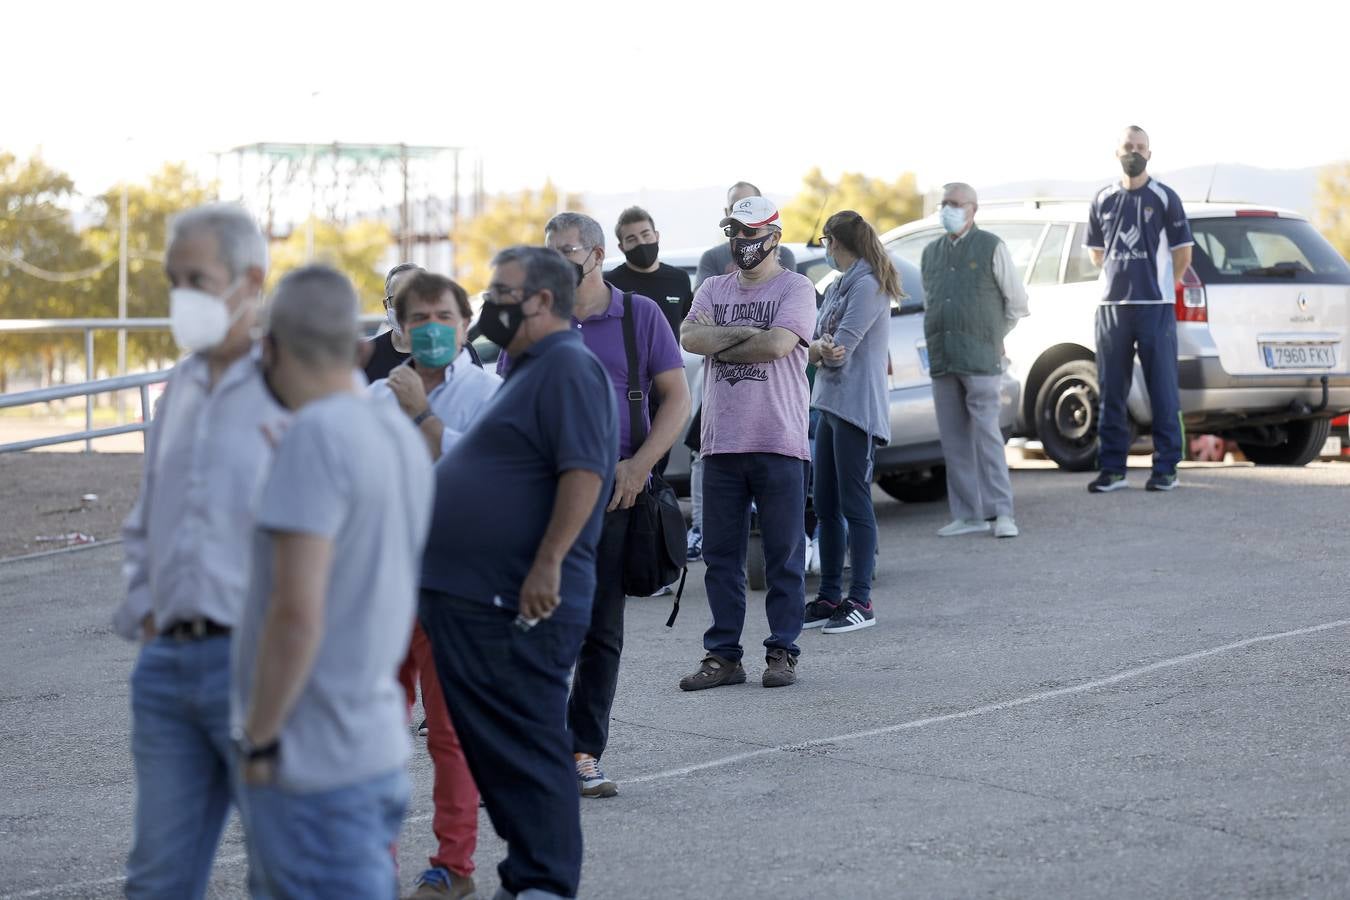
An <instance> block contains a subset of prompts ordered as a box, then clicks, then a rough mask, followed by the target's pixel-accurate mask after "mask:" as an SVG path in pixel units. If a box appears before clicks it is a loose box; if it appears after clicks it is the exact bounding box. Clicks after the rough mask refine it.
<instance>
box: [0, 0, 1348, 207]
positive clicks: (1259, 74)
mask: <svg viewBox="0 0 1350 900" xmlns="http://www.w3.org/2000/svg"><path fill="white" fill-rule="evenodd" d="M1346 9H1347V7H1342V6H1341V5H1340V4H1339V3H1318V4H1315V3H1311V2H1301V0H1285V2H1280V3H1246V2H1224V3H1216V2H1179V0H1171V2H1166V3H1162V2H1154V0H1139V2H1110V3H1096V4H1089V3H1082V2H1075V3H1068V2H1063V3H1061V2H1040V3H1038V2H1027V3H1009V2H999V3H984V2H975V0H964V2H954V3H952V2H945V3H944V2H939V3H925V4H922V5H921V7H919V8H911V7H910V5H909V4H897V3H890V2H886V0H875V2H871V3H867V4H849V3H844V2H834V0H832V2H821V0H817V2H812V3H783V2H770V0H754V2H750V0H744V2H726V0H721V2H705V0H679V2H670V0H668V2H664V3H660V2H651V0H634V2H630V3H617V2H609V0H599V2H594V0H573V2H571V3H557V2H552V3H548V4H536V3H513V2H509V0H508V2H502V0H474V2H462V0H461V2H453V3H444V2H442V3H425V4H424V3H407V2H391V0H381V2H365V3H347V2H328V3H304V4H301V3H293V2H284V0H271V2H267V3H260V2H254V0H231V2H228V3H217V4H204V3H195V2H187V0H178V2H174V3H168V2H163V3H161V2H150V0H126V2H122V3H108V4H103V3H99V4H92V3H83V2H81V3H69V2H57V0H45V2H38V0H20V2H16V3H7V4H5V12H4V13H3V27H4V30H5V32H6V35H7V40H6V48H5V50H6V52H5V54H4V55H3V57H0V77H3V82H2V83H3V84H4V85H5V95H6V96H5V102H4V109H3V112H2V113H0V148H3V149H7V150H10V151H13V152H17V153H19V154H20V155H24V154H27V153H29V152H32V151H34V150H36V149H38V148H41V150H42V153H43V155H44V156H45V157H46V159H47V160H48V161H49V162H51V163H52V164H54V165H57V166H59V167H61V168H64V169H66V170H67V171H69V172H71V173H72V174H73V175H74V176H75V178H76V181H77V185H78V187H79V189H80V190H81V191H82V192H84V193H86V194H94V193H97V192H99V191H101V190H104V189H106V188H107V187H108V186H109V185H110V184H112V183H113V182H115V181H117V180H118V179H119V178H120V177H123V176H124V175H125V176H127V177H131V178H139V177H142V176H143V175H144V174H145V173H146V172H148V171H149V170H151V169H154V168H156V167H157V166H158V165H159V163H161V162H162V161H164V160H177V159H182V160H186V161H187V162H189V163H190V164H192V165H194V166H198V167H200V168H201V169H202V171H203V174H205V175H208V176H210V175H212V174H214V168H213V163H212V157H211V153H212V151H220V150H226V149H228V148H230V147H232V146H236V145H239V144H245V143H250V142H254V141H298V142H306V141H319V142H326V141H332V140H335V139H336V140H345V141H378V142H391V143H395V142H399V141H405V142H408V143H427V144H450V145H464V146H468V147H472V148H475V149H476V150H477V151H479V152H481V153H482V154H483V156H484V157H485V159H486V176H487V186H488V188H489V190H501V189H514V188H518V187H522V186H533V185H538V184H540V183H542V181H543V180H544V178H545V177H551V178H552V179H553V180H554V181H555V182H557V183H559V184H560V185H562V186H563V187H565V188H566V189H568V190H571V191H585V192H597V191H598V192H615V191H628V190H639V189H643V188H646V189H661V188H684V187H696V186H705V185H720V184H725V183H728V182H729V181H731V180H735V179H737V178H750V179H751V180H755V181H757V182H759V183H760V184H761V186H762V187H764V188H765V189H766V190H771V191H781V192H792V191H793V190H795V188H796V186H797V184H798V182H799V179H800V177H801V175H802V174H803V173H804V172H805V171H806V170H807V169H809V168H810V167H811V166H813V165H820V166H821V167H822V168H823V169H824V170H825V171H826V173H827V174H829V175H836V174H838V173H839V172H840V171H843V170H848V171H862V172H864V173H866V174H869V175H873V176H880V177H886V178H893V177H895V176H897V175H899V174H900V173H901V172H903V171H906V170H911V171H914V172H916V173H917V174H918V176H919V181H920V185H921V186H924V187H930V186H933V185H935V184H940V183H942V182H944V181H950V180H958V179H959V180H963V181H969V182H972V183H975V184H977V185H981V184H993V183H998V182H1003V181H1012V180H1021V179H1035V178H1063V179H1078V178H1098V177H1099V178H1102V179H1103V180H1105V179H1106V178H1108V177H1110V176H1111V174H1112V173H1113V171H1117V170H1116V169H1115V164H1114V161H1113V160H1112V151H1113V146H1114V142H1115V139H1116V136H1117V134H1118V132H1119V129H1120V127H1121V126H1122V125H1124V124H1127V123H1138V124H1140V125H1143V126H1144V127H1145V128H1147V129H1148V130H1149V132H1150V134H1151V135H1152V138H1153V149H1154V167H1155V168H1156V169H1161V170H1167V169H1175V168H1180V167H1183V166H1189V165H1197V164H1207V163H1213V162H1234V163H1246V164H1250V165H1257V166H1266V167H1276V168H1294V167H1302V166H1307V165H1315V164H1320V163H1324V162H1327V161H1330V160H1333V159H1339V158H1346V157H1350V123H1348V122H1347V117H1346V115H1345V109H1346V101H1345V84H1346V83H1345V78H1344V71H1345V60H1346V57H1347V55H1350V39H1347V29H1346V26H1347V24H1350V13H1348V12H1346Z"/></svg>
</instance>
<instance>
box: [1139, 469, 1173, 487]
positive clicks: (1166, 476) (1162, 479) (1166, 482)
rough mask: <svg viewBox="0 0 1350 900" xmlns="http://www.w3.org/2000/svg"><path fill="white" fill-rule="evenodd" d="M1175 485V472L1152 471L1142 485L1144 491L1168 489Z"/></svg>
mask: <svg viewBox="0 0 1350 900" xmlns="http://www.w3.org/2000/svg"><path fill="white" fill-rule="evenodd" d="M1176 486H1177V473H1176V472H1154V473H1153V474H1152V475H1150V476H1148V483H1147V484H1145V485H1144V490H1146V491H1170V490H1173V489H1174V488H1176Z"/></svg>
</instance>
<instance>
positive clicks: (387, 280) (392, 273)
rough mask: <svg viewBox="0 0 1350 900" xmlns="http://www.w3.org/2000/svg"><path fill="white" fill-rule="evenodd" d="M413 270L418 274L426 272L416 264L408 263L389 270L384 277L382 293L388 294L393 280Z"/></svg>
mask: <svg viewBox="0 0 1350 900" xmlns="http://www.w3.org/2000/svg"><path fill="white" fill-rule="evenodd" d="M413 269H416V270H417V271H419V272H425V271H426V270H425V269H423V268H422V267H421V266H419V265H418V264H417V263H410V262H404V263H399V264H398V265H396V266H394V267H393V268H392V269H390V270H389V274H388V275H385V276H384V292H385V293H386V294H387V293H389V286H390V285H392V284H393V283H394V279H395V278H397V277H398V276H399V275H402V274H403V273H404V272H411V271H412V270H413Z"/></svg>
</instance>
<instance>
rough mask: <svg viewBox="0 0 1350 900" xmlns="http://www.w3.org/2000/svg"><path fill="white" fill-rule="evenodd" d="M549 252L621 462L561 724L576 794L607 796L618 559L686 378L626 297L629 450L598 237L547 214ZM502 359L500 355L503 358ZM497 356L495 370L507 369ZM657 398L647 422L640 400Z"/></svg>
mask: <svg viewBox="0 0 1350 900" xmlns="http://www.w3.org/2000/svg"><path fill="white" fill-rule="evenodd" d="M544 238H545V242H546V243H547V244H548V246H549V247H550V248H552V249H554V250H557V251H558V252H559V253H561V254H562V255H563V256H565V257H567V258H568V259H569V260H571V262H572V264H573V265H574V266H576V268H577V273H578V278H579V281H578V284H577V294H576V305H575V306H574V307H573V310H572V320H573V324H574V325H575V326H576V328H577V329H579V330H580V332H581V337H582V340H583V341H585V343H586V347H587V349H589V350H590V351H591V352H592V353H593V354H595V356H596V357H597V358H598V359H599V360H600V362H601V363H602V364H603V365H604V367H605V371H606V372H608V373H609V380H610V382H611V384H612V385H613V387H614V396H615V399H616V401H617V403H618V408H619V463H618V466H617V468H616V469H615V471H614V495H613V496H612V497H611V498H610V501H609V505H608V506H607V507H606V508H605V522H604V528H603V530H602V531H601V535H600V543H599V545H598V546H597V547H596V584H595V598H594V600H593V602H592V605H591V626H590V629H589V630H588V631H587V633H586V640H585V641H584V643H583V644H582V646H581V655H580V657H579V658H578V659H577V670H576V676H575V677H574V678H573V679H572V694H571V697H570V698H569V699H568V703H567V725H568V728H569V730H570V731H571V732H572V742H573V756H574V758H575V760H576V767H577V781H578V783H579V786H580V790H581V795H582V796H583V797H612V796H614V795H615V794H616V793H618V790H619V789H618V786H617V785H616V784H615V783H614V782H613V781H611V780H609V779H608V778H606V777H605V775H604V773H603V772H602V771H601V769H600V756H601V754H603V753H604V751H605V744H606V743H607V742H608V740H609V712H610V707H612V706H613V705H614V691H615V688H616V687H617V686H618V682H619V656H620V654H621V653H622V651H623V608H624V599H625V595H624V590H623V561H624V556H625V552H624V551H625V547H624V545H625V543H626V538H627V535H628V520H629V515H630V510H631V509H632V508H633V503H634V502H635V501H636V499H637V496H638V494H640V493H642V491H643V490H645V489H646V487H647V480H648V477H649V476H650V475H651V472H652V467H653V466H655V465H656V463H657V462H658V461H659V460H660V459H661V457H663V456H665V455H666V453H668V452H669V451H670V448H671V447H672V446H673V445H674V443H675V441H676V440H677V439H678V438H679V436H680V432H681V431H682V430H683V429H684V424H685V422H686V421H687V420H688V418H689V406H690V402H689V385H688V383H687V382H686V381H685V379H684V357H683V356H682V355H681V354H680V348H679V345H678V344H676V342H675V335H674V334H672V333H671V330H670V325H669V323H667V321H666V318H665V316H664V315H663V314H662V312H661V308H660V307H659V306H657V304H656V302H655V301H654V300H651V299H649V298H647V297H643V296H642V295H640V294H634V295H632V310H633V320H634V321H633V324H634V332H635V338H636V342H637V359H638V365H639V367H640V371H639V372H638V384H639V387H640V390H641V391H642V393H643V395H644V397H643V404H642V407H643V422H642V425H643V426H644V427H643V428H642V433H643V434H645V435H646V438H645V439H644V440H643V441H642V443H641V446H637V447H635V446H633V429H632V427H631V423H630V421H629V418H630V413H629V402H628V353H627V351H626V349H625V347H624V342H623V315H624V294H623V292H622V291H620V290H619V289H618V288H616V287H614V286H613V285H611V284H609V283H607V282H606V281H605V278H604V270H603V266H604V262H605V231H604V229H603V228H601V227H600V223H599V222H597V221H595V220H594V219H592V218H591V217H590V216H586V215H582V214H581V213H574V212H564V213H559V214H558V215H556V216H554V217H553V218H552V219H551V220H550V221H549V223H548V225H547V226H546V227H545V229H544ZM504 357H505V354H503V358H504ZM509 367H510V360H508V359H504V360H503V362H502V363H501V365H500V366H499V368H509ZM653 392H654V393H655V396H654V398H653V399H655V400H656V401H657V405H658V407H659V408H658V409H657V412H656V416H655V418H652V417H651V416H650V413H649V411H648V410H649V407H648V405H647V402H646V398H647V397H649V396H652V394H653Z"/></svg>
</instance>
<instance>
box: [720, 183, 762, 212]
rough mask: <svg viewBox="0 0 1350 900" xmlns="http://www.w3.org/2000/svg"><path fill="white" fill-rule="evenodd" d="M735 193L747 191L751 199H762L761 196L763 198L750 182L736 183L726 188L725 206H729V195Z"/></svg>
mask: <svg viewBox="0 0 1350 900" xmlns="http://www.w3.org/2000/svg"><path fill="white" fill-rule="evenodd" d="M737 191H749V192H750V193H749V195H748V196H751V197H763V196H764V195H763V194H761V193H760V192H759V188H757V187H755V186H754V185H753V184H751V183H750V182H748V181H738V182H736V183H735V184H733V185H732V186H731V187H729V188H727V206H730V205H731V195H732V194H734V193H736V192H737Z"/></svg>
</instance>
